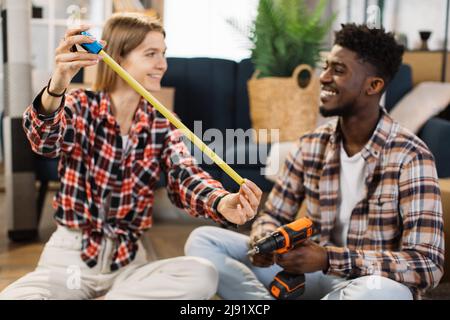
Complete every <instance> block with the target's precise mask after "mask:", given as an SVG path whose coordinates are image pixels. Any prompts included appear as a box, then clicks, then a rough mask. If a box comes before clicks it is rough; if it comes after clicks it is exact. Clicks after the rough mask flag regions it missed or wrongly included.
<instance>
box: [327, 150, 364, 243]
mask: <svg viewBox="0 0 450 320" xmlns="http://www.w3.org/2000/svg"><path fill="white" fill-rule="evenodd" d="M340 158H341V159H340V179H339V191H340V196H339V198H340V202H339V204H338V208H337V214H336V221H335V224H334V228H333V230H332V231H331V240H332V241H333V242H334V243H335V244H336V245H337V246H342V247H345V246H346V245H347V233H348V227H349V224H350V217H351V215H352V211H353V209H354V208H355V206H356V204H357V203H358V202H360V201H361V200H362V199H363V198H364V197H365V195H366V190H365V188H366V186H365V171H366V162H365V161H364V158H363V157H362V156H361V152H358V153H357V154H355V155H353V156H352V157H349V156H348V155H347V152H345V149H344V146H343V144H342V143H341V154H340Z"/></svg>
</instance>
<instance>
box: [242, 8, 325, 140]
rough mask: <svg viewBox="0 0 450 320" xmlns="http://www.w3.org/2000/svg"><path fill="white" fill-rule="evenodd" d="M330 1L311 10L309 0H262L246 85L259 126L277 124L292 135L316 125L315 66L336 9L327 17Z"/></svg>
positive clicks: (285, 137) (291, 137) (281, 137)
mask: <svg viewBox="0 0 450 320" xmlns="http://www.w3.org/2000/svg"><path fill="white" fill-rule="evenodd" d="M327 4H328V0H319V2H318V4H317V5H316V7H315V8H314V9H313V10H308V6H307V4H306V3H305V0H260V2H259V6H258V13H257V16H256V19H255V21H254V23H253V27H252V29H251V33H250V36H249V39H250V41H251V42H252V44H253V48H252V55H251V59H252V62H253V64H254V66H255V70H256V72H255V74H254V75H253V77H252V78H251V79H250V80H249V81H248V90H249V98H250V117H251V120H252V126H253V128H254V129H256V131H258V130H259V129H279V130H280V135H279V140H280V141H292V140H295V139H297V138H298V137H299V136H300V135H301V134H303V133H304V132H306V131H309V130H312V129H314V127H315V125H316V122H317V114H318V112H317V111H318V106H319V91H320V85H319V81H318V78H317V76H316V75H315V71H314V68H315V66H316V64H317V62H318V61H319V60H320V51H321V50H322V43H323V39H324V37H325V36H326V35H327V33H328V32H329V30H330V27H331V24H332V22H333V20H334V15H333V16H332V17H331V18H328V19H323V15H324V12H325V8H326V6H327ZM256 136H259V135H258V134H256ZM255 138H256V140H258V141H259V142H270V140H271V138H270V137H267V138H264V136H261V137H259V139H258V137H255Z"/></svg>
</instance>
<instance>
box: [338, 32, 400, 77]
mask: <svg viewBox="0 0 450 320" xmlns="http://www.w3.org/2000/svg"><path fill="white" fill-rule="evenodd" d="M341 26H342V29H341V30H339V31H336V32H335V41H334V44H337V45H339V46H341V47H344V48H346V49H349V50H351V51H353V52H355V53H356V54H357V55H358V56H359V57H360V58H361V59H362V60H363V61H365V62H368V63H370V64H371V65H373V66H374V67H375V68H376V70H377V73H378V74H377V76H379V77H381V78H383V80H384V81H385V82H386V83H389V81H390V80H392V78H393V77H394V76H395V74H396V73H397V71H398V69H399V68H400V65H401V64H402V56H403V52H404V47H403V46H402V45H399V44H398V43H397V41H396V40H395V38H394V35H393V34H392V33H391V32H389V33H387V32H386V31H385V30H384V29H383V28H381V29H376V28H373V29H371V28H369V27H367V25H364V24H363V25H356V24H354V23H347V24H342V25H341Z"/></svg>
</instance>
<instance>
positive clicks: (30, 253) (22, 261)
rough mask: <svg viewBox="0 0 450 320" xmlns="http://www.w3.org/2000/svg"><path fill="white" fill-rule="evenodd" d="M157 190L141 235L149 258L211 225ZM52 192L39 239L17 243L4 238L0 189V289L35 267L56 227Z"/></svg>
mask: <svg viewBox="0 0 450 320" xmlns="http://www.w3.org/2000/svg"><path fill="white" fill-rule="evenodd" d="M0 183H1V181H0ZM157 192H158V196H157V197H155V198H156V199H159V200H160V201H159V203H158V204H156V205H155V215H154V226H153V227H152V228H151V229H150V230H149V231H147V232H146V233H145V234H144V236H143V238H142V240H143V242H144V245H145V247H146V249H147V256H148V257H149V258H150V260H155V259H165V258H171V257H176V256H181V255H183V254H184V253H183V248H184V244H185V241H186V239H187V237H188V236H189V234H190V232H191V231H192V230H193V229H195V228H196V227H198V226H201V225H214V224H213V223H212V222H210V221H207V220H204V219H195V218H192V217H190V216H189V215H188V214H185V213H184V212H183V211H181V210H179V209H177V208H175V207H174V206H173V205H172V204H170V202H169V200H168V199H167V196H166V192H165V190H163V189H161V190H158V191H157ZM53 195H54V192H49V193H48V195H47V198H46V204H45V208H44V212H43V217H42V219H41V223H40V225H39V234H40V239H39V240H38V241H36V242H34V243H24V244H18V243H12V242H9V240H8V239H7V236H6V235H7V230H6V229H7V228H6V218H5V211H4V204H5V194H4V192H2V191H0V291H1V290H2V289H3V288H5V287H6V286H7V285H9V284H10V283H12V282H13V281H15V280H17V279H18V278H20V277H22V276H23V275H25V274H27V273H28V272H31V271H33V270H34V268H35V267H36V264H37V261H38V259H39V257H40V254H41V252H42V249H43V246H44V244H45V242H46V241H47V240H48V238H49V237H50V235H51V234H52V232H53V231H54V230H55V228H56V225H55V223H54V221H53V219H52V215H53V209H52V208H51V199H52V197H53Z"/></svg>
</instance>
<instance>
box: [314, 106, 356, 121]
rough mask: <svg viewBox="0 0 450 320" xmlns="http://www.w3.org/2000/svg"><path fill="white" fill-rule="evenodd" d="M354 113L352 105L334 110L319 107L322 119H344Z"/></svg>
mask: <svg viewBox="0 0 450 320" xmlns="http://www.w3.org/2000/svg"><path fill="white" fill-rule="evenodd" d="M351 111H352V106H351V105H348V104H347V105H342V106H339V107H337V108H333V109H326V108H325V107H324V106H320V107H319V112H320V114H321V115H322V117H325V118H327V117H336V116H337V117H343V116H346V115H349V114H350V113H351Z"/></svg>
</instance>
